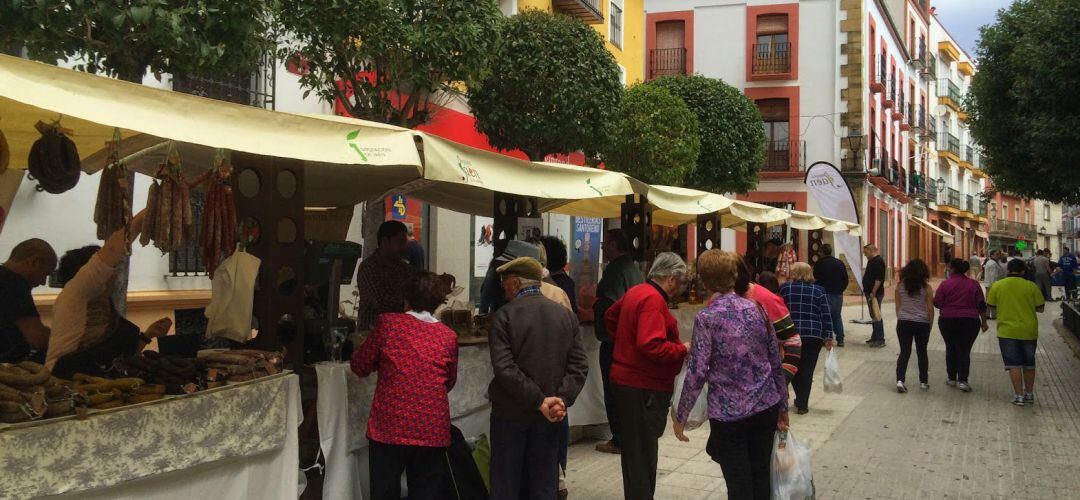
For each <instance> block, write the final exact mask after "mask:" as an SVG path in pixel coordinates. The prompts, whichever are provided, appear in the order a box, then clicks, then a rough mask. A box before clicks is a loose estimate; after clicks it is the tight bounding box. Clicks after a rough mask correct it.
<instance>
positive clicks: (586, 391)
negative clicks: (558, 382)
mask: <svg viewBox="0 0 1080 500" xmlns="http://www.w3.org/2000/svg"><path fill="white" fill-rule="evenodd" d="M581 343H582V344H583V345H584V346H585V355H586V356H588V358H589V376H588V377H587V378H586V379H585V385H584V386H583V387H582V389H581V393H580V394H578V397H577V400H576V401H574V405H573V406H571V407H570V408H568V409H567V410H566V413H567V418H569V419H570V425H572V426H578V425H600V424H607V410H606V409H605V408H604V379H603V377H601V376H600V341H598V340H596V334H594V333H593V328H592V325H587V326H582V327H581Z"/></svg>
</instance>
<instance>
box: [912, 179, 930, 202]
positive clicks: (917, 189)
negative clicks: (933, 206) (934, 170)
mask: <svg viewBox="0 0 1080 500" xmlns="http://www.w3.org/2000/svg"><path fill="white" fill-rule="evenodd" d="M935 191H936V190H935V189H934V188H933V186H930V185H928V183H927V182H926V178H925V177H923V175H922V174H920V173H918V172H916V173H914V174H912V176H911V190H910V192H911V196H912V197H914V198H915V199H917V200H919V201H922V202H930V201H934V194H935Z"/></svg>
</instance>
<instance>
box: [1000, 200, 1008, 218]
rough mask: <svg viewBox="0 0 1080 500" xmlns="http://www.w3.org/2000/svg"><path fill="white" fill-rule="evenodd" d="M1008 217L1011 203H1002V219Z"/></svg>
mask: <svg viewBox="0 0 1080 500" xmlns="http://www.w3.org/2000/svg"><path fill="white" fill-rule="evenodd" d="M1008 218H1009V204H1008V203H1002V204H1001V220H1006V219H1008Z"/></svg>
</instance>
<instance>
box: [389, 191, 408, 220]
mask: <svg viewBox="0 0 1080 500" xmlns="http://www.w3.org/2000/svg"><path fill="white" fill-rule="evenodd" d="M407 203H408V199H406V198H405V195H403V194H395V195H394V197H393V199H392V200H391V201H390V213H391V214H392V216H393V218H394V220H405V219H408V218H409V215H408V213H409V210H408V205H407Z"/></svg>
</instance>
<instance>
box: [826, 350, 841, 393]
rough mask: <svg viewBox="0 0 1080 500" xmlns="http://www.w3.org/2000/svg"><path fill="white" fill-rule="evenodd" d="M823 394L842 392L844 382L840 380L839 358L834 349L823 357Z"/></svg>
mask: <svg viewBox="0 0 1080 500" xmlns="http://www.w3.org/2000/svg"><path fill="white" fill-rule="evenodd" d="M825 392H835V393H841V392H844V382H843V381H842V380H840V356H839V355H837V354H836V349H831V350H829V354H827V355H825Z"/></svg>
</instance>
